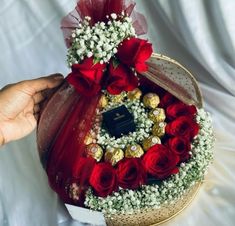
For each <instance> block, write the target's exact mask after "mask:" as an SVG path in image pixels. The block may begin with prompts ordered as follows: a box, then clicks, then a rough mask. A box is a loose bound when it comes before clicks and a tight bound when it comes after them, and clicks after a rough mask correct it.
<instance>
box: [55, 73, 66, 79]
mask: <svg viewBox="0 0 235 226" xmlns="http://www.w3.org/2000/svg"><path fill="white" fill-rule="evenodd" d="M53 76H54V77H53V79H55V80H62V79H64V76H63V75H61V74H56V75H53Z"/></svg>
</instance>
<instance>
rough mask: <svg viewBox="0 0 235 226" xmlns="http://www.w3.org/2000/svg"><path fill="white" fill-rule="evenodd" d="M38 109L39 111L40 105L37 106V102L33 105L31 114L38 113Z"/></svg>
mask: <svg viewBox="0 0 235 226" xmlns="http://www.w3.org/2000/svg"><path fill="white" fill-rule="evenodd" d="M39 111H40V107H39V105H38V104H37V105H35V106H34V107H33V114H34V115H35V114H38V113H39Z"/></svg>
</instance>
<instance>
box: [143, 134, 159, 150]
mask: <svg viewBox="0 0 235 226" xmlns="http://www.w3.org/2000/svg"><path fill="white" fill-rule="evenodd" d="M155 144H161V139H160V138H159V137H157V136H154V135H152V136H150V137H148V138H146V139H144V141H143V148H144V150H145V151H147V150H148V149H149V148H151V147H152V146H153V145H155Z"/></svg>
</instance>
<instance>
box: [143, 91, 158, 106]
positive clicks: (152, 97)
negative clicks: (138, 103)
mask: <svg viewBox="0 0 235 226" xmlns="http://www.w3.org/2000/svg"><path fill="white" fill-rule="evenodd" d="M143 103H144V106H145V107H147V108H156V107H157V106H158V104H159V103H160V98H159V96H158V95H157V94H156V93H148V94H146V95H144V98H143Z"/></svg>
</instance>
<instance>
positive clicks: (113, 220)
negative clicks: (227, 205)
mask: <svg viewBox="0 0 235 226" xmlns="http://www.w3.org/2000/svg"><path fill="white" fill-rule="evenodd" d="M148 66H149V69H148V71H147V72H145V73H143V74H142V76H143V77H145V78H147V79H148V80H150V81H151V82H153V83H155V84H157V85H158V86H160V87H162V88H164V89H165V90H167V91H168V92H169V93H171V94H173V95H174V96H176V97H177V98H178V99H180V100H181V101H183V102H184V103H186V104H190V105H191V104H193V105H195V106H197V107H198V108H199V109H200V108H202V106H203V100H202V95H201V92H200V89H199V87H198V84H197V82H196V80H195V78H194V77H193V75H192V74H191V73H190V72H189V71H188V70H187V69H186V68H184V67H183V66H182V65H181V64H179V63H178V62H176V61H175V60H173V59H170V58H169V57H166V56H163V55H159V54H153V55H152V57H151V58H150V60H149V61H148ZM74 92H75V91H74V89H72V88H71V87H70V86H69V85H68V84H67V83H64V84H63V85H62V86H61V87H60V89H59V90H58V91H57V92H56V93H55V94H54V95H53V96H52V97H51V98H50V100H49V101H48V103H47V104H46V105H45V108H44V111H43V112H42V115H41V118H40V121H39V126H38V131H37V132H38V133H37V140H38V148H39V153H40V155H41V159H42V162H43V164H45V165H46V162H47V157H48V154H49V153H50V147H51V145H52V143H53V141H54V139H55V137H56V134H57V132H58V130H59V129H60V127H61V125H63V120H64V117H65V116H66V112H67V111H68V110H69V109H70V108H71V107H72V106H73V101H74V99H73V97H74V96H75V95H74ZM68 100H69V101H68ZM61 109H62V110H61ZM54 112H57V114H56V115H55V114H54ZM200 185H201V183H200V182H198V183H195V184H194V185H193V186H191V187H190V188H189V189H188V190H187V191H186V192H185V193H184V195H183V196H182V197H181V198H179V199H178V200H176V201H174V202H173V203H171V204H169V203H167V204H163V205H161V207H160V208H159V209H144V210H143V211H138V212H134V213H132V214H115V215H105V219H106V223H107V225H109V226H112V225H113V226H138V225H139V226H145V225H146V226H150V225H158V224H161V223H163V222H165V221H168V220H170V219H171V218H172V217H174V216H176V215H177V214H179V213H180V212H181V211H182V210H183V209H184V208H186V207H187V206H188V205H189V204H190V202H191V201H192V200H193V198H194V197H195V196H196V194H197V192H198V190H199V188H200Z"/></svg>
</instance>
